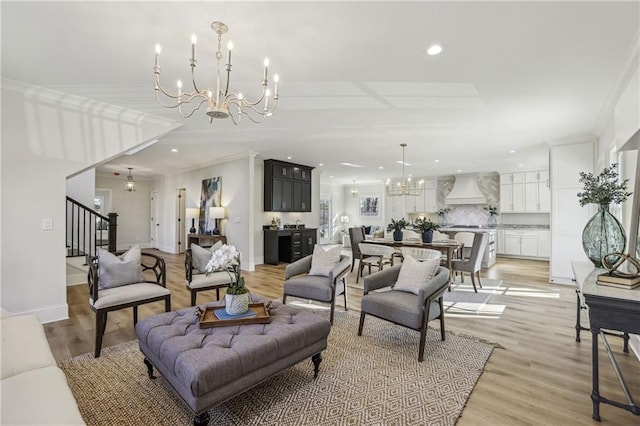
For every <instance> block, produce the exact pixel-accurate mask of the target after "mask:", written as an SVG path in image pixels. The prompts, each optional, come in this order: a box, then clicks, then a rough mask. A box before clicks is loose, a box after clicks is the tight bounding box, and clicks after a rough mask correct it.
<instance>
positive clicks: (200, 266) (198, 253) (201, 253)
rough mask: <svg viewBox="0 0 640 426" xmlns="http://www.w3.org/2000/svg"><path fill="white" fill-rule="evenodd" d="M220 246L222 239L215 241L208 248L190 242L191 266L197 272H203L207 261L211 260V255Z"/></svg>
mask: <svg viewBox="0 0 640 426" xmlns="http://www.w3.org/2000/svg"><path fill="white" fill-rule="evenodd" d="M220 247H222V241H217V242H216V243H215V244H214V245H212V246H211V247H209V248H208V249H206V248H204V247H200V246H199V245H197V244H193V243H191V258H192V259H193V268H194V269H195V270H197V271H198V272H201V273H203V274H204V273H205V268H206V267H207V263H209V261H210V260H211V255H212V254H213V252H214V251H216V250H218V249H219V248H220Z"/></svg>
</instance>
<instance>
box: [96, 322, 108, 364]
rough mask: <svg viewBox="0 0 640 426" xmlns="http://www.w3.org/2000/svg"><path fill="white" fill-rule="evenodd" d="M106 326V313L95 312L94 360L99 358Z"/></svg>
mask: <svg viewBox="0 0 640 426" xmlns="http://www.w3.org/2000/svg"><path fill="white" fill-rule="evenodd" d="M106 325H107V313H106V312H101V311H98V312H96V346H95V352H94V354H93V356H94V358H98V357H99V356H100V352H101V350H102V336H103V335H104V331H105V329H106Z"/></svg>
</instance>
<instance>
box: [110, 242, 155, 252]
mask: <svg viewBox="0 0 640 426" xmlns="http://www.w3.org/2000/svg"><path fill="white" fill-rule="evenodd" d="M136 244H137V245H139V246H140V248H141V249H144V248H150V247H151V244H149V243H133V244H118V245H117V246H116V250H117V251H120V250H129V249H130V248H131V247H133V246H135V245H136Z"/></svg>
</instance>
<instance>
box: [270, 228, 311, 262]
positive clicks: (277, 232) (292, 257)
mask: <svg viewBox="0 0 640 426" xmlns="http://www.w3.org/2000/svg"><path fill="white" fill-rule="evenodd" d="M317 241H318V230H317V229H315V228H307V229H265V230H264V263H267V264H270V265H277V264H278V261H280V262H287V263H291V262H295V261H296V260H298V259H302V258H303V257H305V256H308V255H310V254H313V247H314V246H315V245H316V242H317Z"/></svg>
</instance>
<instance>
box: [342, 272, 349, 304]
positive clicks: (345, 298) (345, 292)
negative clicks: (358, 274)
mask: <svg viewBox="0 0 640 426" xmlns="http://www.w3.org/2000/svg"><path fill="white" fill-rule="evenodd" d="M342 286H343V287H344V293H343V295H344V310H345V311H348V310H349V309H347V280H346V279H345V278H343V279H342Z"/></svg>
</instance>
